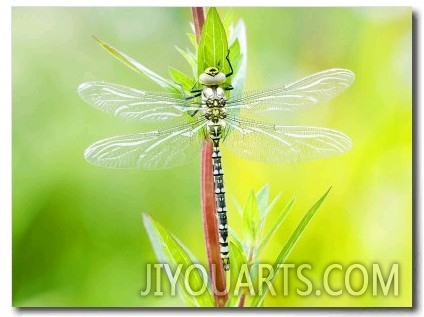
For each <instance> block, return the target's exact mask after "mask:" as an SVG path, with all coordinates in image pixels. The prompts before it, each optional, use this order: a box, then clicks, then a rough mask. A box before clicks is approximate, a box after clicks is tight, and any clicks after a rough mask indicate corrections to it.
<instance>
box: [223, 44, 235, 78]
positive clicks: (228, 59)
mask: <svg viewBox="0 0 424 317" xmlns="http://www.w3.org/2000/svg"><path fill="white" fill-rule="evenodd" d="M225 59H226V60H227V62H228V65H229V66H230V72H229V73H228V74H226V75H225V77H230V76H231V75H232V74H233V66H232V65H231V62H230V50H228V53H227V57H225Z"/></svg>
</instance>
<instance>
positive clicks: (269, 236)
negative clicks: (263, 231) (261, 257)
mask: <svg viewBox="0 0 424 317" xmlns="http://www.w3.org/2000/svg"><path fill="white" fill-rule="evenodd" d="M294 201H295V197H293V198H292V199H291V201H290V202H288V203H287V204H286V206H285V207H284V209H283V211H282V212H281V213H279V214H278V217H277V219H276V220H275V221H274V222H273V224H272V227H271V229H270V230H269V232H268V233H267V235H266V236H265V237H264V238H263V239H262V241H261V243H260V245H259V247H258V251H259V252H261V251H262V250H264V249H265V247H266V244H267V243H268V242H269V241H270V240H271V239H272V237H273V236H274V234H275V232H276V231H277V229H278V227H279V226H280V225H281V224H282V223H283V221H284V219H286V216H287V215H288V213H289V211H290V210H291V208H292V206H293V203H294Z"/></svg>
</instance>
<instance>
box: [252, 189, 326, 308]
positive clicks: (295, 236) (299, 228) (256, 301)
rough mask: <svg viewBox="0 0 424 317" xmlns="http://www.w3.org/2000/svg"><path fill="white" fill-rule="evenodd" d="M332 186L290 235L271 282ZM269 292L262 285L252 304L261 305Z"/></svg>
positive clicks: (280, 254) (279, 255) (276, 262)
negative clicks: (279, 265)
mask: <svg viewBox="0 0 424 317" xmlns="http://www.w3.org/2000/svg"><path fill="white" fill-rule="evenodd" d="M330 190H331V187H330V188H329V189H328V190H327V192H326V193H325V194H324V195H323V196H322V197H321V198H320V199H319V200H318V201H317V202H316V203H315V204H314V205H313V206H312V207H311V209H309V210H308V212H307V213H306V215H305V216H304V217H303V219H302V220H301V221H300V223H299V224H298V225H297V227H296V229H295V230H294V232H293V233H292V235H291V236H290V238H289V240H288V241H287V243H286V244H285V246H284V248H283V249H282V250H281V252H280V253H279V254H278V256H277V259H276V261H275V263H274V265H273V269H274V274H273V276H272V277H271V280H270V281H271V282H272V280H273V279H274V278H275V275H276V274H275V273H276V272H277V270H278V264H283V263H284V262H285V261H286V259H287V257H288V255H289V254H290V252H291V251H292V250H293V247H294V246H295V245H296V243H297V241H298V240H299V239H300V237H301V236H302V234H303V232H304V231H305V229H306V227H307V226H308V224H309V222H310V221H311V219H312V217H313V216H314V215H315V213H316V211H317V210H318V209H319V207H320V206H321V204H322V203H323V201H324V200H325V198H326V197H327V195H328V193H329V192H330ZM267 292H268V288H267V287H263V285H261V287H260V290H259V292H258V295H256V296H255V297H254V298H253V301H252V306H253V307H259V305H260V304H261V302H263V300H264V298H265V295H266V294H267ZM260 293H262V295H259V294H260Z"/></svg>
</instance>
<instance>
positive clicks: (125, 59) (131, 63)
mask: <svg viewBox="0 0 424 317" xmlns="http://www.w3.org/2000/svg"><path fill="white" fill-rule="evenodd" d="M94 39H95V40H96V41H97V43H99V44H100V46H102V47H103V48H104V49H105V50H106V51H108V52H109V53H110V54H112V56H114V57H115V58H116V59H117V60H119V61H120V62H122V63H124V64H125V65H127V66H128V67H129V68H131V69H132V70H135V71H136V72H138V73H140V74H143V75H145V76H146V77H147V78H149V79H150V80H152V81H153V82H155V83H156V84H158V85H159V86H161V87H162V88H165V89H166V90H169V91H171V92H176V91H177V92H179V90H178V87H177V86H176V85H175V84H174V83H173V82H171V81H169V80H167V79H165V78H163V77H161V76H160V75H158V74H156V73H155V72H153V71H151V70H150V69H148V68H147V67H145V66H143V65H142V64H140V63H139V62H137V61H136V60H135V59H133V58H131V57H130V56H128V55H126V54H124V53H122V52H120V51H118V50H117V49H116V48H114V47H112V46H110V45H109V44H107V43H105V42H102V41H101V40H99V39H98V38H96V37H94Z"/></svg>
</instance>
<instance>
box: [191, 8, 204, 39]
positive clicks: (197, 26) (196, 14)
mask: <svg viewBox="0 0 424 317" xmlns="http://www.w3.org/2000/svg"><path fill="white" fill-rule="evenodd" d="M191 13H192V15H193V22H194V31H195V33H196V39H197V44H199V42H200V35H201V34H202V28H203V24H204V23H205V11H204V9H203V7H192V8H191Z"/></svg>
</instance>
